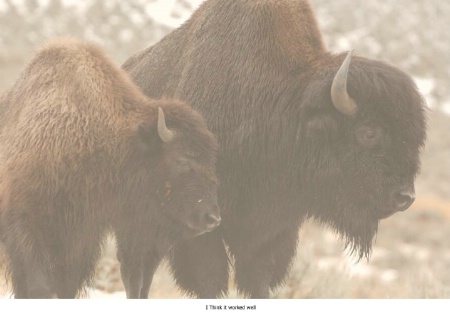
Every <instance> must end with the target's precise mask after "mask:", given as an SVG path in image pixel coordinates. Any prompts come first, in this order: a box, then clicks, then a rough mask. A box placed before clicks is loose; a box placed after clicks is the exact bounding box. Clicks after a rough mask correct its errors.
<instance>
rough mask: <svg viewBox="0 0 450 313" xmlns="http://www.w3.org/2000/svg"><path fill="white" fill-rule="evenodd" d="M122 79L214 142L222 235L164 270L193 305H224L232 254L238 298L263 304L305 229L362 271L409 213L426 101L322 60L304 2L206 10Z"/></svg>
mask: <svg viewBox="0 0 450 313" xmlns="http://www.w3.org/2000/svg"><path fill="white" fill-rule="evenodd" d="M123 68H124V69H126V70H127V71H128V72H129V73H130V74H131V77H132V78H133V79H134V80H135V82H136V83H137V85H138V86H140V87H141V89H142V90H143V91H144V92H145V93H146V94H147V95H149V96H151V97H155V98H158V97H162V96H175V97H178V98H180V99H183V100H187V101H189V102H190V103H192V104H193V106H194V107H195V108H196V109H198V110H199V111H200V112H201V113H202V114H203V116H204V117H205V118H206V121H207V124H208V126H209V128H210V129H211V130H212V131H213V133H215V134H216V136H217V137H218V140H219V144H220V147H221V150H220V154H219V159H218V167H217V170H218V176H219V179H220V181H221V185H220V188H219V204H220V207H221V210H222V211H221V214H222V224H221V226H220V227H219V228H218V229H217V230H215V231H213V232H211V233H209V234H206V235H203V236H200V237H198V238H196V239H194V240H189V241H187V242H185V243H183V244H180V245H177V246H176V247H175V248H174V249H173V251H172V253H171V257H170V265H171V269H172V272H173V274H174V276H175V278H176V280H177V283H178V284H179V286H181V287H182V288H183V289H184V290H186V292H188V293H190V294H192V295H195V296H198V297H206V298H211V297H219V296H221V295H223V294H225V293H226V292H227V290H228V278H229V272H228V262H231V260H228V253H227V252H229V255H230V256H231V257H232V259H233V260H232V261H233V265H234V272H235V281H236V284H237V287H238V289H239V290H240V291H241V292H243V293H244V294H245V295H246V296H249V297H254V298H264V297H269V295H270V290H272V289H274V288H276V287H278V286H279V285H280V284H281V283H282V282H283V281H284V280H285V279H286V277H287V273H288V269H289V267H290V265H291V262H292V259H293V257H294V256H295V252H296V248H297V239H298V229H299V227H300V226H301V224H302V222H303V221H305V220H306V219H308V218H313V219H315V220H317V221H319V222H321V223H324V224H326V225H329V226H331V227H332V228H333V229H334V230H335V231H336V232H337V233H339V234H340V235H341V236H342V237H343V239H344V240H345V241H346V243H347V247H348V248H349V249H350V251H352V253H354V254H355V255H356V256H357V257H358V258H363V257H368V256H369V254H370V250H371V245H372V240H373V238H374V236H375V234H376V232H377V228H378V223H379V220H380V219H382V218H386V217H388V216H389V215H391V214H393V213H395V212H397V211H402V210H405V209H406V208H408V207H409V205H410V204H411V203H412V201H413V200H414V184H413V181H414V178H415V175H416V174H417V172H418V169H419V164H420V162H419V154H420V150H421V148H422V147H423V145H424V142H425V128H426V127H425V124H426V122H425V109H424V102H423V99H422V97H421V95H420V94H419V93H418V91H417V88H416V86H415V84H414V83H413V81H412V80H411V78H410V77H409V76H408V75H407V74H405V73H404V72H402V71H400V70H399V69H397V68H395V67H393V66H390V65H388V64H386V63H383V62H379V61H375V60H369V59H366V58H363V57H359V56H352V54H351V53H349V54H347V53H343V54H336V55H334V54H332V53H330V52H329V51H327V50H326V48H325V47H324V44H323V41H322V37H321V33H320V30H319V28H318V25H317V22H316V19H315V17H314V15H313V12H312V10H311V7H310V4H309V2H308V1H303V0H264V1H259V0H227V1H222V0H207V1H206V2H205V3H204V4H203V5H202V6H201V7H200V8H199V9H198V10H197V11H196V12H195V13H194V14H193V15H192V17H191V18H190V20H188V21H187V22H186V23H185V24H184V25H182V26H181V27H180V28H178V29H177V30H175V31H174V32H172V33H171V34H169V35H168V36H167V37H165V38H164V39H162V40H161V41H160V42H159V43H157V44H156V45H155V46H153V47H150V48H148V49H146V50H144V51H141V52H138V53H136V54H135V55H133V56H132V57H130V58H129V59H128V60H127V61H126V62H125V64H124V65H123ZM225 245H226V247H227V249H226V248H225Z"/></svg>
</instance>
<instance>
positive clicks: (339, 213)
mask: <svg viewBox="0 0 450 313" xmlns="http://www.w3.org/2000/svg"><path fill="white" fill-rule="evenodd" d="M342 59H344V55H338V56H335V57H332V59H331V60H327V62H326V64H324V65H323V66H321V67H319V68H318V70H317V72H316V73H315V77H314V79H313V80H312V81H311V84H310V85H309V86H308V87H307V88H306V90H305V93H304V98H303V103H304V106H303V109H304V110H305V114H303V115H302V116H305V121H304V123H303V125H305V128H306V129H305V132H304V133H305V135H306V138H305V140H306V142H307V143H308V144H307V145H306V146H304V147H306V148H307V149H310V150H311V151H315V153H314V158H315V159H314V160H311V162H307V164H309V170H310V171H309V173H310V175H306V176H305V177H307V178H308V181H307V183H306V185H307V186H308V187H307V188H306V190H308V191H309V192H310V194H312V195H314V199H313V200H311V201H312V202H313V203H314V205H312V206H313V207H315V210H313V211H312V212H311V215H313V216H314V217H316V218H318V219H319V220H321V221H323V222H326V223H328V224H331V225H332V226H333V227H334V228H335V229H337V231H338V232H339V233H340V234H341V235H343V236H344V237H345V238H346V239H347V243H348V244H349V245H350V246H351V249H352V250H354V251H355V250H356V251H358V253H359V257H362V256H365V255H366V256H367V255H368V254H369V252H370V247H371V242H372V239H373V237H374V235H375V234H376V231H377V228H378V221H379V220H380V219H383V218H386V217H388V216H390V215H392V214H394V213H395V212H398V211H404V210H406V209H407V208H408V207H409V206H410V205H411V204H412V202H413V201H414V198H415V195H414V179H415V176H416V175H417V173H418V171H419V167H420V161H419V154H420V150H421V148H422V147H423V145H424V142H425V134H426V117H425V106H424V100H423V98H422V97H421V95H420V94H419V92H418V91H417V88H416V85H415V84H414V82H413V81H412V80H411V78H410V77H409V76H408V75H406V74H405V73H403V72H402V71H400V70H399V69H397V68H395V67H392V66H390V65H387V64H385V63H383V62H379V61H374V60H369V59H365V58H361V57H355V58H352V53H349V54H348V55H347V56H346V57H345V59H344V60H343V61H342ZM330 64H333V66H330ZM318 193H320V194H321V195H318Z"/></svg>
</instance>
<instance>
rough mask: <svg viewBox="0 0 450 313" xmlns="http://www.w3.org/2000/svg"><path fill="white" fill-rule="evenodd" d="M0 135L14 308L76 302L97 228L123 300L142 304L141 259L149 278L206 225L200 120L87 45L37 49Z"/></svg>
mask: <svg viewBox="0 0 450 313" xmlns="http://www.w3.org/2000/svg"><path fill="white" fill-rule="evenodd" d="M158 107H160V108H162V110H163V112H164V113H165V121H166V123H167V127H168V128H169V129H170V130H171V131H173V132H175V138H174V139H173V140H172V141H170V142H163V141H162V140H161V139H160V137H159V135H158V131H157V127H156V124H157V120H158ZM0 125H1V126H0V127H1V128H0V151H1V152H0V200H1V202H0V203H1V205H0V223H1V224H0V234H1V238H2V241H3V242H4V244H5V246H6V250H7V253H8V256H9V259H10V262H9V263H10V272H11V277H12V282H13V288H14V293H15V297H16V298H37V297H55V296H57V297H59V298H72V297H75V296H77V295H78V294H79V292H80V290H81V288H82V287H83V286H84V285H85V283H87V282H89V280H90V278H91V277H92V274H93V268H94V265H95V261H96V259H97V257H98V254H99V251H100V250H99V249H100V247H101V245H100V244H101V241H102V238H103V237H104V234H105V232H106V231H107V230H108V229H112V230H113V231H114V232H115V233H116V235H117V242H118V248H119V257H120V260H121V262H122V265H121V266H122V267H121V270H122V276H123V279H124V284H125V286H126V287H127V294H128V296H129V297H139V296H141V297H146V296H147V294H148V289H146V288H144V289H142V284H143V282H144V281H145V285H147V284H148V281H149V280H150V281H151V277H152V275H150V274H149V273H148V272H144V268H143V267H142V264H143V263H144V261H145V264H146V266H147V270H148V271H153V270H154V268H156V266H157V265H158V263H159V260H160V259H161V257H163V256H164V255H165V254H166V252H167V250H168V249H169V248H170V247H171V246H172V245H173V244H174V243H176V242H179V241H180V240H182V239H185V238H189V237H192V236H195V235H198V234H199V233H202V232H205V231H209V230H211V229H212V228H213V227H215V226H216V225H217V222H218V220H219V213H218V207H217V203H216V201H217V200H216V188H217V179H216V176H215V155H216V150H217V144H216V141H215V139H214V137H213V135H212V134H211V133H210V132H209V131H208V130H207V128H206V127H205V124H204V122H203V120H202V118H201V116H200V115H199V114H198V113H196V112H194V111H193V110H192V109H191V108H190V107H189V106H188V105H186V104H184V103H181V102H177V101H174V100H159V101H154V100H150V99H148V98H147V97H145V96H144V95H143V94H142V93H141V91H140V90H139V89H138V88H137V87H136V86H135V85H134V84H133V83H132V82H131V80H130V79H129V78H128V76H127V75H126V74H125V73H124V72H123V71H122V70H121V69H120V68H119V67H118V66H116V65H115V64H114V63H113V62H112V61H111V60H110V59H109V58H108V57H106V56H105V55H104V53H103V52H102V51H101V50H100V49H99V48H98V47H96V46H94V45H92V44H90V43H85V42H79V41H77V40H74V39H59V40H55V41H52V42H50V43H48V44H46V45H44V46H43V47H42V48H41V49H39V50H38V51H37V53H36V55H35V57H34V58H33V59H32V61H31V62H30V63H29V64H28V66H27V67H26V69H25V70H24V71H23V72H22V74H21V76H20V78H19V80H18V81H17V82H16V83H15V85H14V86H13V87H12V88H11V89H10V90H9V91H8V92H7V93H6V94H5V95H4V97H3V98H2V99H1V102H0ZM200 200H201V201H200ZM150 262H152V264H153V267H154V268H153V267H151V268H150V269H149V267H148V265H149V264H150Z"/></svg>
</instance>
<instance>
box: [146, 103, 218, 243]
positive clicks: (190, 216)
mask: <svg viewBox="0 0 450 313" xmlns="http://www.w3.org/2000/svg"><path fill="white" fill-rule="evenodd" d="M185 114H186V112H185ZM186 116H189V115H187V114H186ZM160 118H162V119H164V116H163V115H161V116H160ZM190 118H191V120H189V121H188V120H187V119H186V118H185V120H184V121H177V122H174V119H173V118H171V116H168V118H167V122H168V125H169V126H168V127H167V126H166V125H165V119H164V124H163V125H162V126H161V127H162V129H164V130H163V131H161V130H160V129H159V127H160V125H158V131H155V129H154V128H151V129H150V130H148V129H147V128H146V127H141V129H140V134H141V138H142V140H143V141H144V142H145V143H146V146H150V147H152V148H151V151H156V152H153V154H154V156H155V155H156V159H157V160H158V161H157V162H158V165H157V172H156V177H158V179H157V181H156V186H155V195H154V196H155V197H156V199H157V203H156V205H157V206H158V207H159V210H158V212H159V214H160V215H159V216H161V217H165V218H167V219H168V220H169V221H170V223H169V224H167V223H166V224H165V225H166V227H168V225H170V224H172V225H174V226H175V227H176V228H177V229H178V231H180V230H181V233H183V235H182V236H183V237H191V236H195V235H199V234H202V233H205V232H209V231H211V230H213V229H214V228H216V227H217V226H218V225H219V224H220V213H219V208H218V204H217V188H218V180H217V177H216V174H215V161H216V153H217V143H216V141H215V139H214V137H213V135H212V134H211V133H210V132H209V131H208V130H207V129H206V126H205V124H204V123H203V121H202V120H201V119H200V117H199V116H197V114H194V115H193V116H191V117H190ZM190 123H191V124H190ZM189 124H190V125H189ZM175 125H177V126H178V127H177V126H175ZM161 132H162V133H164V132H166V135H164V134H163V135H161ZM167 134H168V135H167ZM165 136H166V137H167V136H168V137H167V138H166V137H165ZM163 224H164V222H163ZM180 225H181V227H180Z"/></svg>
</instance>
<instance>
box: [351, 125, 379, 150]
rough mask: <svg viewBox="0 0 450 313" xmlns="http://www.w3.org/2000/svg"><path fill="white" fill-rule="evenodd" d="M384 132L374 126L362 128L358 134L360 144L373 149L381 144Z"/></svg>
mask: <svg viewBox="0 0 450 313" xmlns="http://www.w3.org/2000/svg"><path fill="white" fill-rule="evenodd" d="M382 137H383V132H382V130H381V128H379V127H374V126H361V127H360V128H359V129H358V130H357V132H356V139H357V140H358V143H359V144H360V145H362V146H364V147H366V148H372V147H374V146H376V145H377V144H379V143H380V142H381V139H382Z"/></svg>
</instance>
